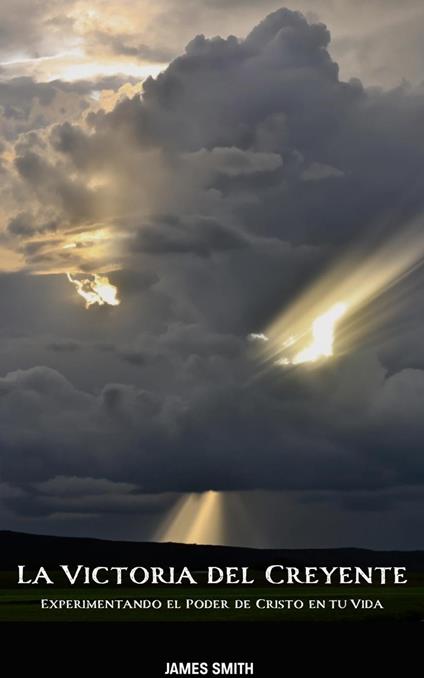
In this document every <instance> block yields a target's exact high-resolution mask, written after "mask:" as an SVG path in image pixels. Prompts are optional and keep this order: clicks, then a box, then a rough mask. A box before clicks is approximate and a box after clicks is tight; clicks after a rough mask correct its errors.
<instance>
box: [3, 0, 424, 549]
mask: <svg viewBox="0 0 424 678" xmlns="http://www.w3.org/2000/svg"><path fill="white" fill-rule="evenodd" d="M423 29H424V7H423V5H422V3H421V2H418V0H406V1H405V2H403V3H399V2H395V0H368V1H367V2H365V0H340V1H334V0H333V1H331V0H314V1H313V2H312V0H293V2H292V3H291V4H290V9H283V8H281V3H280V2H275V1H274V0H260V1H259V0H225V1H224V0H156V1H155V2H152V1H151V0H131V1H130V0H121V2H119V3H118V2H116V0H87V1H85V0H43V1H39V0H14V2H13V3H11V2H8V1H5V2H3V3H2V4H1V7H0V112H1V115H0V196H1V200H0V224H1V225H0V319H1V320H0V527H2V528H4V529H19V530H26V531H32V532H43V533H54V534H69V535H87V536H102V537H110V538H131V539H155V538H167V539H181V540H189V541H190V540H192V541H197V540H203V541H214V542H221V543H230V544H245V545H252V546H287V547H297V546H306V547H307V546H314V547H315V546H316V547H324V546H366V547H371V548H424V536H423V535H424V530H423V527H424V518H423V515H424V513H423V509H424V486H423V483H424V458H423V448H424V445H423V444H424V418H423V416H422V403H423V398H424V341H423V340H424V320H423V316H422V308H423V298H424V275H423V273H422V271H421V268H420V263H421V260H422V256H423V254H424V247H423V242H422V236H421V225H420V219H421V216H422V212H423V209H424V186H423V184H424V175H423V167H424V135H423V134H422V124H423V120H424V87H423V85H422V83H421V73H422V72H423V66H424V45H423V42H422V31H423ZM68 274H70V276H71V278H72V279H73V280H76V281H79V282H80V284H84V285H85V287H84V290H85V291H87V289H91V287H90V286H91V284H94V283H96V284H97V283H99V284H102V285H103V288H102V289H103V292H104V291H105V289H106V292H107V291H108V292H109V293H111V292H112V301H113V304H114V305H110V304H107V303H106V304H104V305H99V304H96V303H93V304H92V305H91V306H90V307H89V308H86V305H85V303H84V299H83V298H82V297H81V296H80V295H78V293H77V292H78V290H77V285H76V284H74V283H72V282H71V281H70V280H69V279H68ZM81 281H82V282H81ZM84 281H89V282H85V283H84ZM87 285H88V287H87ZM108 285H110V286H112V287H107V286H108ZM105 286H106V287H105ZM114 295H115V296H114ZM110 299H111V297H109V300H110ZM118 302H119V304H118ZM333 302H343V303H346V304H347V305H346V308H347V313H346V315H345V317H343V318H342V320H341V321H340V323H338V324H337V327H335V328H333V329H334V333H333V334H332V337H331V338H332V340H334V345H333V346H332V349H333V350H332V353H333V355H329V356H326V357H325V356H324V357H322V356H321V357H320V358H319V359H318V360H317V361H315V362H314V363H313V364H300V365H289V364H287V363H289V362H290V359H284V360H285V362H284V360H281V359H280V360H277V359H274V358H273V357H272V356H274V353H275V347H277V349H276V350H277V351H279V350H280V349H281V346H282V345H283V343H284V337H287V336H288V337H291V336H292V335H293V334H295V335H296V339H297V332H298V331H299V332H300V335H301V337H302V338H303V339H304V341H306V342H308V341H310V340H311V336H313V333H312V334H311V332H312V330H311V327H312V325H311V323H312V321H313V319H314V318H315V317H317V316H318V317H319V316H320V313H322V312H324V311H326V310H328V308H329V307H331V304H332V303H333ZM302 323H303V324H304V325H305V323H306V325H305V326H303V325H302ZM252 334H255V335H259V338H258V337H257V338H256V340H254V341H253V340H252V336H251V335H252ZM261 336H262V338H261ZM269 337H272V342H269V341H267V340H269ZM303 339H302V340H303ZM271 343H272V346H273V350H272V351H270V350H268V351H265V350H264V345H267V344H269V345H270V344H271ZM267 348H268V347H267ZM270 356H271V357H270ZM274 357H275V356H274ZM277 357H278V356H277ZM211 490H213V491H214V493H215V494H213V495H212V494H211V492H210V491H211ZM200 514H202V521H203V523H204V525H200V524H199V519H198V516H199V515H200ZM193 525H195V527H196V529H195V530H194V528H193ZM212 528H213V529H212Z"/></svg>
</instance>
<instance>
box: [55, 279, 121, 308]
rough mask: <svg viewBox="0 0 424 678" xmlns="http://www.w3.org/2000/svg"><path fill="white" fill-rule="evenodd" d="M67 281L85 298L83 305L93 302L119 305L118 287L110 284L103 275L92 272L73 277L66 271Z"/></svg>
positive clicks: (101, 304)
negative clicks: (87, 274) (83, 275)
mask: <svg viewBox="0 0 424 678" xmlns="http://www.w3.org/2000/svg"><path fill="white" fill-rule="evenodd" d="M67 277H68V280H69V282H71V283H72V284H73V285H75V289H76V291H77V293H78V294H79V295H80V296H81V297H82V298H83V299H85V307H86V308H90V306H93V304H98V305H99V306H104V305H105V304H108V305H109V306H119V304H120V303H121V302H120V300H119V299H118V288H117V287H115V285H112V284H111V283H110V282H109V280H108V278H107V277H106V276H105V275H97V273H92V274H90V275H89V276H88V277H84V278H82V277H74V276H72V275H71V274H70V273H67Z"/></svg>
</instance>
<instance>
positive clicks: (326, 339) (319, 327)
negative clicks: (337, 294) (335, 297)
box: [289, 303, 347, 365]
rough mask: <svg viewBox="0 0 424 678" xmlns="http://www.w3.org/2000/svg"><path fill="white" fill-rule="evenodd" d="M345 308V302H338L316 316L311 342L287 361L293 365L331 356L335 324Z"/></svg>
mask: <svg viewBox="0 0 424 678" xmlns="http://www.w3.org/2000/svg"><path fill="white" fill-rule="evenodd" d="M346 309H347V306H346V304H343V303H338V304H335V305H334V306H332V307H331V308H330V310H329V311H327V312H326V313H323V314H322V315H320V316H318V318H316V319H315V320H314V322H313V323H312V336H313V342H312V344H310V346H307V347H306V348H305V349H303V351H299V352H298V353H296V355H295V356H294V358H293V359H292V360H291V361H289V362H291V363H292V364H293V365H301V364H302V363H314V362H316V361H317V360H319V359H320V358H329V357H330V356H332V355H333V344H334V333H335V329H336V324H337V322H338V320H340V318H341V317H342V316H343V315H344V314H345V313H346Z"/></svg>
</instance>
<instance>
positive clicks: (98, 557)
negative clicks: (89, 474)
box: [0, 531, 424, 572]
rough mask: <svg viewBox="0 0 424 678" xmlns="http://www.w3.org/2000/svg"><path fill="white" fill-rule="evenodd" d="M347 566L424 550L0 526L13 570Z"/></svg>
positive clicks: (410, 560) (2, 549) (4, 554)
mask: <svg viewBox="0 0 424 678" xmlns="http://www.w3.org/2000/svg"><path fill="white" fill-rule="evenodd" d="M273 563H281V564H284V565H294V566H304V565H317V566H320V565H329V566H331V565H346V566H349V565H350V566H352V565H357V566H360V567H361V566H363V567H365V566H371V565H373V566H390V565H392V566H393V565H399V566H404V567H407V568H408V570H409V571H413V572H424V551H371V550H367V549H357V548H343V549H250V548H238V547H228V546H203V545H194V544H193V545H192V544H174V543H160V544H159V543H155V542H130V541H107V540H103V539H89V538H79V537H54V536H45V535H35V534H25V533H21V532H9V531H0V571H5V570H13V569H15V568H16V566H17V565H18V564H22V565H27V566H28V567H39V566H40V565H44V566H46V567H50V568H54V567H57V565H59V564H69V565H78V564H83V565H90V566H94V565H108V566H113V565H116V566H119V565H121V566H122V565H128V566H135V565H148V566H149V565H158V566H164V567H166V566H172V565H173V566H175V567H177V568H178V567H182V566H184V565H186V566H188V567H190V568H191V569H193V570H202V569H206V568H207V567H208V566H209V565H218V566H230V565H236V566H239V567H240V566H248V567H251V568H255V567H256V568H258V569H262V568H263V567H264V566H266V565H270V564H273Z"/></svg>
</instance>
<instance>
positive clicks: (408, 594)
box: [0, 573, 424, 622]
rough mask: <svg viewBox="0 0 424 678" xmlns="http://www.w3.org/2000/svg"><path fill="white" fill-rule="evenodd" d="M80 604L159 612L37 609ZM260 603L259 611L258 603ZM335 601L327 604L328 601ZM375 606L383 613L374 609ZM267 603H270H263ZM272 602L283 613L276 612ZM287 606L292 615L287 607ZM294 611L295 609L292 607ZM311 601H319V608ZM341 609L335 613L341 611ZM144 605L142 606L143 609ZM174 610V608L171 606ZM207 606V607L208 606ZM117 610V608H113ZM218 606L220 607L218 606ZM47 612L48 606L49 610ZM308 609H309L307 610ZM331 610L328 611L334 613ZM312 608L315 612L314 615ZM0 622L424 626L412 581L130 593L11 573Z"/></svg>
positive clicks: (0, 594) (423, 584)
mask: <svg viewBox="0 0 424 678" xmlns="http://www.w3.org/2000/svg"><path fill="white" fill-rule="evenodd" d="M42 599H48V600H64V601H72V600H81V601H96V600H97V601H98V600H102V601H106V600H107V601H117V600H120V601H130V603H131V605H132V604H133V601H136V600H137V601H153V600H155V601H158V603H156V605H160V609H152V608H150V609H130V608H129V607H127V609H121V610H119V609H88V610H87V609H61V610H60V609H42V608H41V600H42ZM169 600H172V601H177V605H179V608H177V609H175V607H173V608H170V607H169V603H168V601H169ZM208 600H209V601H211V600H212V601H213V600H214V601H226V605H225V603H224V605H225V607H223V609H204V608H203V609H195V606H194V603H193V602H192V603H191V604H190V603H189V602H188V601H198V602H197V605H201V606H203V605H205V604H207V603H206V601H208ZM236 600H248V601H250V608H249V609H236V608H235V601H236ZM259 600H261V601H264V602H262V603H261V605H262V606H267V605H269V606H270V607H268V608H267V609H259V608H258V605H257V603H258V601H259ZM332 600H333V601H335V602H334V603H331V601H332ZM352 600H354V601H358V600H359V601H360V600H369V601H372V603H368V605H372V607H371V609H363V608H362V604H361V603H359V607H358V608H357V609H355V608H354V606H353V604H352ZM377 600H379V601H380V602H381V605H382V607H383V609H380V608H377V609H376V608H375V601H377ZM267 601H269V602H267ZM277 601H282V603H283V605H284V607H283V608H279V609H275V607H274V606H275V605H276V604H280V605H281V602H280V603H278V602H277ZM290 601H291V605H292V607H291V609H288V605H289V604H290ZM293 601H297V602H296V605H297V606H298V609H294V608H293V605H294V602H293ZM311 601H321V603H320V604H319V605H320V606H319V607H318V603H316V602H315V603H313V602H311ZM338 601H346V606H345V607H344V609H339V604H340V606H342V607H343V606H344V605H345V603H344V602H340V603H339V602H338ZM143 604H145V603H143ZM172 604H173V605H175V603H172ZM209 604H210V603H209ZM115 605H116V602H115ZM218 605H221V603H218ZM49 606H50V605H49ZM311 606H313V607H311ZM332 606H333V607H334V609H333V607H332ZM313 608H315V609H313ZM0 621H1V622H5V621H16V622H27V621H34V622H52V621H53V622H61V621H66V622H72V621H74V622H99V621H101V622H110V621H112V622H116V621H123V622H139V621H149V622H164V621H174V622H175V621H182V622H184V621H196V622H199V621H205V622H211V621H213V622H217V621H219V622H222V621H228V622H233V621H246V622H249V621H272V622H278V621H282V622H287V621H288V622H293V621H299V622H305V621H320V622H322V621H330V622H334V621H340V622H341V621H358V622H359V621H361V622H362V621H368V622H386V621H397V622H402V621H406V622H420V621H424V581H423V580H422V577H416V578H415V580H414V581H413V582H412V583H411V585H408V586H386V587H370V586H366V587H340V586H339V587H316V586H313V587H312V586H308V587H307V586H303V587H302V586H298V587H287V588H284V587H278V588H275V587H261V588H259V587H251V586H238V587H226V588H215V587H212V586H209V587H206V586H196V587H191V588H189V589H188V588H182V587H171V586H169V587H138V588H136V587H133V588H123V587H122V588H117V587H115V588H111V587H104V586H98V587H96V588H92V587H84V588H82V587H80V588H72V587H69V586H68V587H66V588H64V587H60V586H58V587H56V586H36V587H35V586H19V587H18V586H17V585H16V574H15V573H1V574H0Z"/></svg>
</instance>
